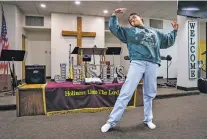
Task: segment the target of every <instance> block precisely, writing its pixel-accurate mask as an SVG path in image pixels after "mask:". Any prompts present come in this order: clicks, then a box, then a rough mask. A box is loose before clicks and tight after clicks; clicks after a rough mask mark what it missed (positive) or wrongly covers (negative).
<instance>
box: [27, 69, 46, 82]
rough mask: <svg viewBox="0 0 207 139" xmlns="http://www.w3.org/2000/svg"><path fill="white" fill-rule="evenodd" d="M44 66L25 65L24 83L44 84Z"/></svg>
mask: <svg viewBox="0 0 207 139" xmlns="http://www.w3.org/2000/svg"><path fill="white" fill-rule="evenodd" d="M45 74H46V66H44V65H26V66H25V83H26V84H45V83H46V75H45Z"/></svg>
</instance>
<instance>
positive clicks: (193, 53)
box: [188, 21, 198, 79]
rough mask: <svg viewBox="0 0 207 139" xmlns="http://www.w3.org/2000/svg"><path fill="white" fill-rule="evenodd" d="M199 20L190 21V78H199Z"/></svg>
mask: <svg viewBox="0 0 207 139" xmlns="http://www.w3.org/2000/svg"><path fill="white" fill-rule="evenodd" d="M197 29H198V28H197V21H188V61H189V79H197V48H198V30H197Z"/></svg>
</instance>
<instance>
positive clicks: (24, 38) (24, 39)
mask: <svg viewBox="0 0 207 139" xmlns="http://www.w3.org/2000/svg"><path fill="white" fill-rule="evenodd" d="M22 50H24V51H26V36H25V35H24V34H22ZM22 80H25V59H24V61H22Z"/></svg>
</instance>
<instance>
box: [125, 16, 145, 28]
mask: <svg viewBox="0 0 207 139" xmlns="http://www.w3.org/2000/svg"><path fill="white" fill-rule="evenodd" d="M132 15H137V16H139V17H140V15H139V14H137V13H131V14H130V15H129V18H128V22H129V24H130V25H131V26H133V25H132V24H131V22H130V16H132ZM141 20H142V23H143V24H144V20H143V19H142V18H141Z"/></svg>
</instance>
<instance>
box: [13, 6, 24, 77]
mask: <svg viewBox="0 0 207 139" xmlns="http://www.w3.org/2000/svg"><path fill="white" fill-rule="evenodd" d="M15 14H16V49H17V50H22V35H23V34H24V35H26V31H25V30H24V28H23V19H24V15H23V13H22V12H21V11H20V10H19V9H18V8H17V7H16V12H15ZM16 70H17V72H16V73H17V77H18V79H22V62H16Z"/></svg>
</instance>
